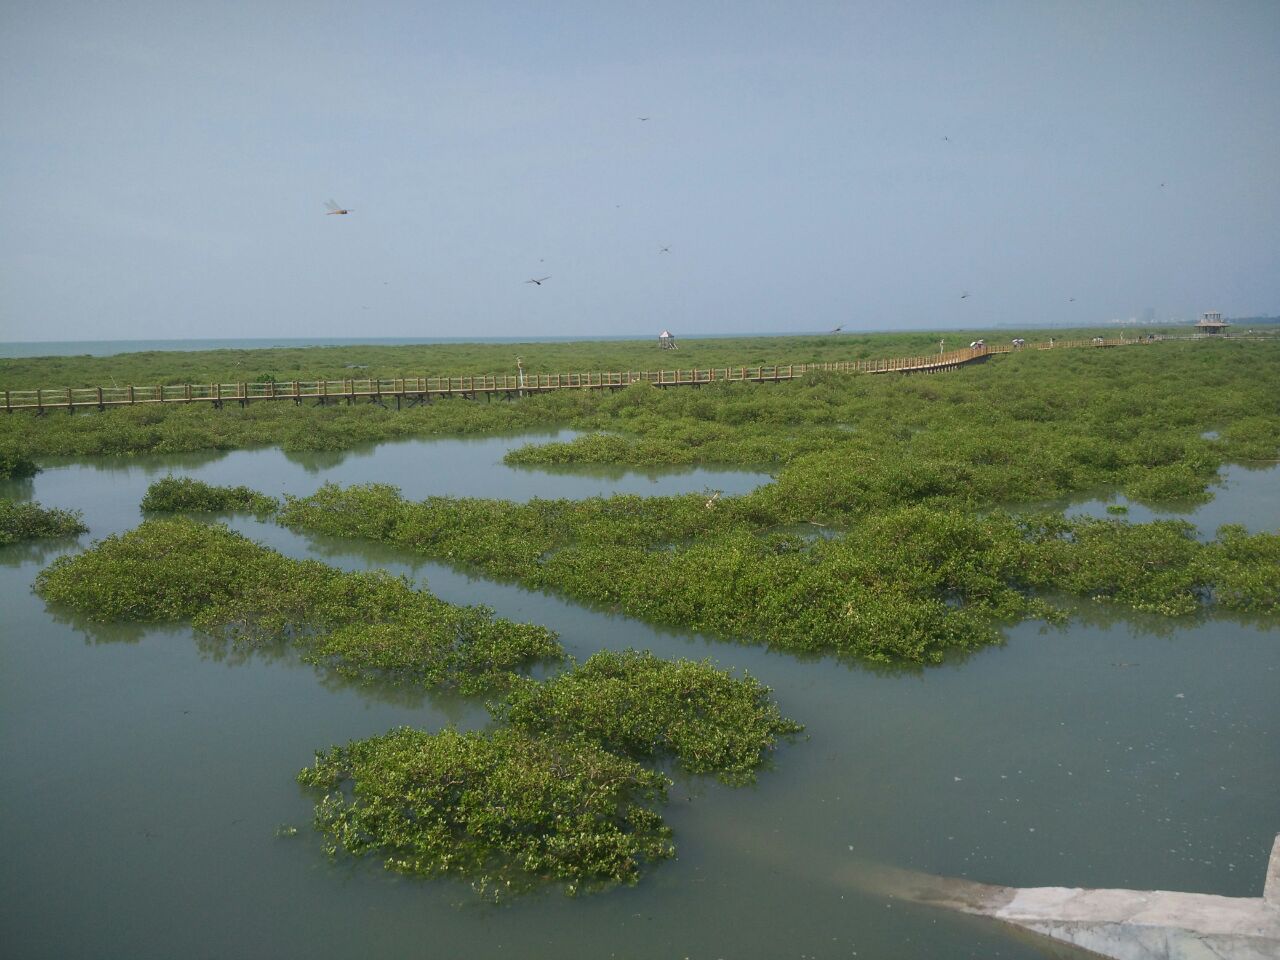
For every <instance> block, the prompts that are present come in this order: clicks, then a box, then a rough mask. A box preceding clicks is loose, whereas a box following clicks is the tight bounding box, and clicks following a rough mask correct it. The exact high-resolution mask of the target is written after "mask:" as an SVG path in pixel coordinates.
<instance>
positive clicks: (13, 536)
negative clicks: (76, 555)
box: [0, 497, 89, 546]
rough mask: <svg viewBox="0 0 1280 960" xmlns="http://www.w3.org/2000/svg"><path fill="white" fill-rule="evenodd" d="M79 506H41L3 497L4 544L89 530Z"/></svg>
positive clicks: (0, 529)
mask: <svg viewBox="0 0 1280 960" xmlns="http://www.w3.org/2000/svg"><path fill="white" fill-rule="evenodd" d="M88 529H89V528H88V527H86V526H85V525H84V519H83V517H82V516H81V514H80V511H79V510H59V509H57V508H54V507H50V508H45V507H41V506H40V504H38V503H19V502H18V501H16V500H10V499H9V498H8V497H0V546H4V545H5V544H9V543H18V542H20V541H23V540H38V539H43V538H48V537H74V536H77V535H78V534H81V533H85V532H87V531H88Z"/></svg>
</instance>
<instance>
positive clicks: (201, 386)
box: [3, 338, 1149, 413]
mask: <svg viewBox="0 0 1280 960" xmlns="http://www.w3.org/2000/svg"><path fill="white" fill-rule="evenodd" d="M1143 342H1149V341H1143V340H1125V339H1123V338H1119V339H1116V338H1112V339H1102V338H1095V339H1093V340H1059V341H1056V342H1048V343H1038V344H1027V345H1025V346H1023V347H1014V346H1011V345H1007V344H1002V345H998V346H990V347H987V346H979V347H965V348H963V349H960V350H952V351H950V352H947V353H937V354H932V355H928V356H918V357H890V358H885V359H880V360H841V361H831V362H826V363H795V364H787V365H785V366H783V365H777V364H775V365H772V366H754V367H711V368H708V369H696V368H689V369H679V368H677V369H675V370H631V371H619V372H610V373H518V374H487V375H480V374H477V375H475V376H465V377H394V378H391V379H346V380H290V381H287V382H284V383H280V382H267V383H184V384H170V385H157V386H146V387H140V386H124V387H52V388H42V389H38V390H5V391H4V398H3V399H4V409H5V411H6V412H8V413H12V412H13V411H15V410H33V411H36V412H37V413H43V412H44V411H46V410H66V411H68V412H74V411H76V410H80V409H98V410H105V409H107V408H108V407H124V406H136V405H139V404H152V403H209V404H212V405H213V406H215V407H221V406H222V405H223V404H226V403H238V404H239V405H240V406H245V405H247V404H248V403H250V402H251V401H258V400H292V401H294V402H295V403H303V402H312V403H319V404H325V403H330V402H334V403H339V402H346V403H355V402H357V401H366V402H371V403H382V404H385V403H386V402H387V401H394V402H395V404H396V406H397V407H399V406H400V405H401V402H402V401H407V402H408V403H409V404H410V405H415V404H419V403H428V402H430V401H432V400H435V399H445V398H449V397H465V398H467V399H472V400H474V399H477V398H478V397H480V396H481V395H484V396H485V397H486V399H492V398H493V397H494V396H501V397H517V396H523V395H526V394H533V393H549V392H552V391H555V390H620V389H622V388H624V387H628V386H630V385H631V384H633V383H650V384H653V385H654V386H657V387H684V386H701V385H702V384H704V383H723V382H736V383H776V382H779V381H783V380H794V379H796V378H797V377H803V376H805V375H806V374H809V373H813V372H816V371H832V372H838V373H927V372H933V371H940V370H950V369H954V368H955V367H959V366H963V365H964V364H968V363H975V362H978V361H982V360H985V359H986V358H987V357H989V356H992V355H993V354H999V353H1012V352H1015V351H1017V350H1020V349H1021V350H1049V349H1063V348H1070V347H1088V346H1094V347H1116V346H1121V345H1127V344H1133V343H1143Z"/></svg>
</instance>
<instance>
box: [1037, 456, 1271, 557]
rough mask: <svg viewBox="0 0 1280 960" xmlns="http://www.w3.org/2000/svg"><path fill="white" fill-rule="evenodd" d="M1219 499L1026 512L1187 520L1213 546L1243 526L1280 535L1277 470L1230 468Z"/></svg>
mask: <svg viewBox="0 0 1280 960" xmlns="http://www.w3.org/2000/svg"><path fill="white" fill-rule="evenodd" d="M1209 492H1210V494H1212V496H1213V499H1212V500H1210V501H1208V502H1207V503H1187V504H1183V505H1181V506H1179V505H1177V504H1173V505H1162V506H1152V505H1151V504H1148V503H1140V502H1138V501H1135V500H1130V499H1129V498H1128V497H1126V496H1124V494H1122V493H1118V492H1114V491H1106V492H1100V493H1098V494H1095V495H1092V496H1086V497H1071V498H1067V499H1063V500H1046V501H1044V502H1042V503H1037V504H1034V505H1032V506H1030V507H1025V506H1019V507H1017V508H1016V509H1017V510H1018V512H1025V511H1026V510H1030V509H1035V510H1061V511H1063V512H1064V513H1065V514H1066V515H1067V516H1068V517H1098V518H1101V519H1104V520H1115V519H1123V520H1126V521H1128V522H1130V523H1150V522H1151V521H1152V520H1186V521H1187V522H1188V523H1190V524H1191V525H1192V526H1194V527H1195V529H1196V536H1197V537H1198V538H1199V539H1201V540H1212V539H1213V538H1214V535H1215V534H1216V532H1217V530H1218V527H1220V526H1222V525H1224V524H1228V523H1238V524H1241V525H1242V526H1244V527H1245V528H1246V529H1247V530H1248V531H1249V532H1250V533H1262V532H1274V531H1275V530H1277V529H1280V471H1277V469H1276V466H1275V464H1269V465H1266V466H1261V465H1259V464H1237V463H1232V464H1228V465H1227V466H1226V467H1224V468H1223V470H1222V473H1221V476H1220V478H1219V481H1218V483H1217V484H1216V485H1214V486H1211V487H1210V488H1209ZM1108 507H1124V508H1125V510H1124V512H1123V513H1120V514H1117V513H1108V512H1107V508H1108Z"/></svg>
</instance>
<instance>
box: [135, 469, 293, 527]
mask: <svg viewBox="0 0 1280 960" xmlns="http://www.w3.org/2000/svg"><path fill="white" fill-rule="evenodd" d="M279 508H280V501H278V500H276V499H275V498H274V497H268V496H266V495H265V494H261V493H258V492H257V491H256V490H251V489H250V488H249V487H244V486H240V487H218V486H214V485H213V484H209V483H205V482H204V481H203V480H196V479H195V478H194V477H174V476H168V477H161V478H160V479H159V480H157V481H156V482H155V483H153V484H151V486H149V487H148V488H147V492H146V495H145V496H143V498H142V509H143V510H145V511H146V512H148V513H231V512H235V511H242V512H245V513H252V514H254V515H255V516H258V517H266V516H269V515H270V514H272V513H275V511H276V510H278V509H279Z"/></svg>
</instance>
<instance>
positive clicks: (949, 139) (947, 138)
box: [942, 137, 951, 143]
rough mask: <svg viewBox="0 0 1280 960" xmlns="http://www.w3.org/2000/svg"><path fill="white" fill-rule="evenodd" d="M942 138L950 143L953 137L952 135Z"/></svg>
mask: <svg viewBox="0 0 1280 960" xmlns="http://www.w3.org/2000/svg"><path fill="white" fill-rule="evenodd" d="M942 139H943V141H944V142H946V143H950V142H951V138H950V137H943V138H942Z"/></svg>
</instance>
